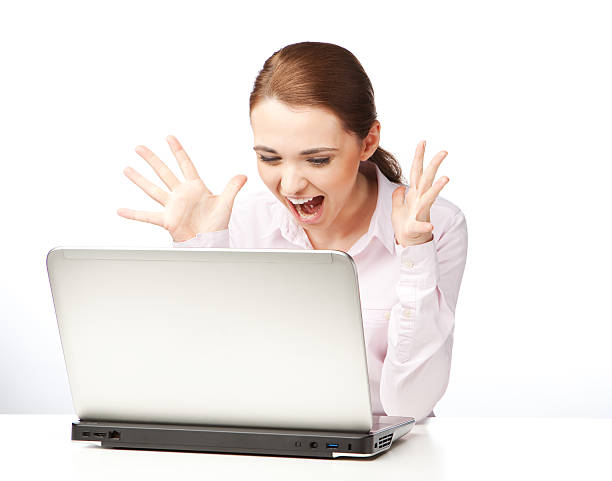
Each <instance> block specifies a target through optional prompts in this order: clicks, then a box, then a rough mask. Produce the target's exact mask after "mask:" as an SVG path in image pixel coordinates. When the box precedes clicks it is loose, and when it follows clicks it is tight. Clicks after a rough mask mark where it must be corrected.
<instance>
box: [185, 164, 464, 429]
mask: <svg viewBox="0 0 612 481" xmlns="http://www.w3.org/2000/svg"><path fill="white" fill-rule="evenodd" d="M360 169H372V170H374V169H375V170H376V178H377V180H378V198H377V203H376V210H375V211H374V214H373V215H372V219H371V221H370V227H369V230H368V232H367V233H366V234H364V235H363V236H362V237H361V238H360V239H359V240H358V241H357V242H356V243H355V244H354V245H353V246H352V247H351V248H350V249H349V251H348V254H349V255H350V256H351V257H352V258H353V260H354V261H355V264H356V266H357V273H358V280H359V290H360V299H361V307H362V313H363V327H364V335H365V343H366V351H367V363H368V374H369V379H370V393H371V394H370V395H371V401H372V413H373V414H387V415H389V416H412V417H414V418H415V419H416V420H417V421H420V420H422V419H423V418H425V417H427V415H428V414H429V415H430V416H432V415H433V408H434V406H435V405H436V403H437V402H438V401H439V400H440V398H441V397H442V395H443V394H444V392H445V391H446V387H447V385H448V380H449V374H450V365H451V356H452V347H453V330H454V324H455V306H456V304H457V297H458V295H459V287H460V285H461V279H462V277H463V271H464V268H465V262H466V257H467V243H468V242H467V241H468V237H467V226H466V221H465V216H464V215H463V213H462V212H461V210H460V209H459V208H458V207H457V206H455V205H454V204H453V203H451V202H450V201H448V200H446V199H444V198H442V197H440V196H438V197H437V199H436V201H435V202H434V204H433V205H432V207H431V223H432V224H433V225H434V231H433V236H434V238H433V240H431V241H430V242H427V243H425V244H421V245H417V246H408V247H405V248H404V247H402V246H400V245H397V244H396V243H395V237H394V232H393V227H392V225H391V194H392V193H393V191H394V190H395V189H396V188H397V187H398V186H399V185H401V184H395V183H392V182H390V181H389V180H388V179H387V178H386V177H385V176H384V175H383V174H382V172H381V171H380V170H379V169H378V167H377V166H376V165H375V164H374V163H372V162H369V161H367V162H362V163H361V166H360ZM173 246H174V247H226V248H227V247H234V248H252V249H257V248H261V249H264V248H266V249H270V248H283V249H312V248H313V247H312V244H311V243H310V241H309V239H308V236H307V235H306V233H305V232H304V230H303V229H302V227H301V226H300V225H299V224H298V223H297V222H296V221H295V219H294V218H293V215H292V214H291V213H290V212H289V211H288V210H287V208H286V207H285V206H284V205H283V204H282V203H281V202H280V201H279V200H278V199H277V198H276V197H274V195H273V194H272V193H271V192H270V191H268V190H265V191H261V192H259V193H256V194H251V195H249V196H246V198H242V197H241V196H240V194H239V195H238V196H237V197H236V200H235V202H234V208H233V210H232V215H231V218H230V222H229V226H228V229H225V230H222V231H216V232H208V233H200V234H197V235H196V237H194V238H193V239H189V240H186V241H184V242H173Z"/></svg>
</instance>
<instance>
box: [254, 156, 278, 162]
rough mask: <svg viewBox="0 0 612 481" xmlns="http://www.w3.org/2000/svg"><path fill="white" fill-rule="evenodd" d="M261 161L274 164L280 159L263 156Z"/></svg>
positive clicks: (260, 157)
mask: <svg viewBox="0 0 612 481" xmlns="http://www.w3.org/2000/svg"><path fill="white" fill-rule="evenodd" d="M259 159H260V160H261V161H262V162H274V161H275V160H279V159H278V157H264V156H263V155H260V156H259Z"/></svg>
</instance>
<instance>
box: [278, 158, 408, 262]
mask: <svg viewBox="0 0 612 481" xmlns="http://www.w3.org/2000/svg"><path fill="white" fill-rule="evenodd" d="M359 170H360V171H365V170H375V171H376V180H377V182H378V194H377V198H376V209H375V210H374V213H373V214H372V219H371V220H370V227H369V228H368V232H366V233H365V234H364V235H363V236H362V237H361V238H360V239H359V240H358V241H357V242H356V243H355V244H354V245H353V246H352V247H351V249H350V250H349V254H350V255H352V256H354V255H357V254H358V253H359V252H361V251H362V250H363V249H365V248H366V247H367V246H368V244H369V243H370V242H371V241H372V239H373V238H377V239H378V240H379V242H380V243H381V244H382V245H383V246H384V247H385V248H386V249H387V250H388V251H389V253H391V254H393V255H395V232H394V231H393V226H392V224H391V209H392V201H391V195H392V194H393V191H394V190H395V189H396V188H397V187H399V186H400V185H401V184H396V183H394V182H391V181H390V180H389V179H387V178H386V177H385V175H384V174H383V173H382V172H381V171H380V169H379V168H378V166H377V165H376V164H375V163H374V162H371V161H366V162H362V163H361V164H360V165H359ZM274 199H275V200H276V202H275V203H274V212H273V222H271V224H270V227H271V230H272V231H275V230H280V233H281V235H282V236H283V237H284V238H285V239H287V240H288V241H289V242H291V243H292V244H296V245H299V246H302V247H304V248H312V245H311V244H310V241H309V239H308V236H307V235H306V233H305V232H304V229H303V228H302V227H301V226H300V225H299V224H298V223H297V221H296V220H295V219H294V218H293V215H292V214H291V213H290V212H289V211H288V210H287V208H286V207H285V206H284V205H283V204H282V203H281V202H280V201H279V200H278V199H276V197H274ZM270 233H272V232H270Z"/></svg>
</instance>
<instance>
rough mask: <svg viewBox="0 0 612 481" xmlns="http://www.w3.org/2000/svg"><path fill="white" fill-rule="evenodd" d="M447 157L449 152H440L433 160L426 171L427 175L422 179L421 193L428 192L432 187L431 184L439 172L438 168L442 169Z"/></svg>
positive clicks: (420, 184)
mask: <svg viewBox="0 0 612 481" xmlns="http://www.w3.org/2000/svg"><path fill="white" fill-rule="evenodd" d="M447 155H448V152H446V151H445V150H443V151H441V152H438V153H437V154H436V155H435V157H434V158H433V159H431V162H430V163H429V165H428V166H427V170H425V173H424V174H423V176H422V177H421V181H420V183H419V192H421V193H423V192H427V189H429V188H430V187H431V184H432V182H433V180H434V178H435V176H436V172H437V171H438V167H440V164H441V163H442V161H443V160H444V158H445V157H446V156H447Z"/></svg>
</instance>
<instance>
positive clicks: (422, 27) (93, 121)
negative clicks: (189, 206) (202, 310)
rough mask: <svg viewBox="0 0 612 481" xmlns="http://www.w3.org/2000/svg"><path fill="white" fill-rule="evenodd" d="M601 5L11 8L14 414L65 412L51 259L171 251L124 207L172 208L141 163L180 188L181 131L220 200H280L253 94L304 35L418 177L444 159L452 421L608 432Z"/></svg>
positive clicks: (2, 366)
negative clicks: (67, 251) (264, 154)
mask: <svg viewBox="0 0 612 481" xmlns="http://www.w3.org/2000/svg"><path fill="white" fill-rule="evenodd" d="M605 3H606V2H593V1H583V2H564V1H554V2H553V1H549V2H544V1H533V0H532V1H514V2H507V3H506V4H501V2H487V1H481V2H476V1H463V2H448V3H446V2H445V3H440V2H435V1H427V2H422V1H420V2H410V3H404V2H402V4H401V6H400V2H385V1H377V2H362V1H351V2H348V1H343V2H330V1H323V2H321V1H309V2H301V3H295V2H270V1H258V2H253V3H247V2H244V3H240V2H231V3H227V4H222V3H221V2H184V1H176V0H174V1H172V2H170V1H167V2H155V1H143V2H133V1H132V2H130V1H121V2H109V1H105V2H97V3H94V2H82V1H80V2H66V1H54V2H32V1H21V2H3V3H2V4H1V5H2V6H0V45H1V46H2V47H1V50H0V55H1V58H0V65H1V68H2V72H3V73H2V75H1V77H0V85H1V89H0V156H1V157H0V160H1V163H0V165H1V167H0V180H1V185H0V196H1V197H0V202H1V212H2V215H1V226H2V236H1V241H0V242H1V243H2V244H1V247H2V249H1V250H0V256H1V259H0V289H1V290H0V412H4V413H70V412H72V404H71V400H70V394H69V389H68V384H67V379H66V375H65V371H64V365H63V358H62V353H61V348H60V341H59V336H58V332H57V326H56V320H55V314H54V311H53V304H52V299H51V293H50V289H49V283H48V278H47V272H46V268H45V257H46V254H47V252H48V251H49V250H50V249H51V248H53V247H55V246H58V245H90V246H91V245H107V246H113V245H114V246H121V245H123V246H126V245H134V246H138V245H145V246H163V247H167V246H170V245H171V244H170V241H171V239H170V236H169V235H168V234H167V232H165V231H163V230H162V229H161V228H159V227H156V226H153V225H150V224H144V223H142V224H141V223H136V222H133V221H128V220H126V219H123V218H121V217H119V216H118V215H117V214H116V213H115V212H116V209H117V208H118V207H131V208H142V209H157V208H158V207H159V206H158V205H157V204H156V203H155V202H154V201H153V200H151V199H150V198H148V197H147V196H146V195H145V194H144V193H143V192H142V191H141V190H140V189H139V188H138V187H136V186H135V185H134V184H132V183H131V182H130V181H129V180H128V179H127V178H126V177H125V176H124V175H123V174H122V170H123V168H124V167H125V166H128V165H131V166H132V167H134V168H136V169H137V170H138V171H140V172H141V173H143V174H145V175H146V176H147V177H148V178H149V179H150V180H159V179H156V177H155V175H154V173H153V171H152V170H151V169H150V168H149V167H148V165H147V164H146V162H144V161H143V160H142V159H141V158H140V157H139V156H138V155H137V154H136V153H135V152H134V150H133V149H134V147H135V146H136V145H138V144H144V145H147V146H148V147H150V148H151V149H152V150H153V151H154V152H156V153H158V155H160V157H162V159H165V160H166V161H168V163H169V165H170V166H171V168H173V169H174V170H175V172H176V173H179V172H180V171H179V170H178V167H177V165H176V163H175V161H174V158H173V157H172V155H171V154H170V150H169V148H168V146H167V144H166V143H165V140H164V139H165V136H166V135H168V134H174V135H176V136H177V137H178V138H179V140H180V141H182V143H183V145H184V146H185V148H186V149H187V152H189V154H190V155H191V157H192V159H193V160H194V162H195V163H196V167H197V168H198V169H199V172H200V174H201V176H202V178H203V179H204V181H205V182H206V183H207V184H208V185H209V187H211V188H212V189H213V190H214V191H215V192H218V191H220V190H221V189H222V188H223V187H224V186H225V183H226V182H227V181H228V180H229V178H230V177H232V176H233V175H235V174H237V173H244V174H246V175H247V176H248V177H249V181H248V182H247V184H246V186H245V188H244V191H245V192H247V193H248V192H253V191H257V190H259V189H262V188H265V187H264V186H263V184H262V183H261V182H260V180H259V178H258V175H257V171H256V164H255V155H254V153H253V151H252V140H253V139H252V134H251V129H250V125H249V118H248V97H249V94H250V91H251V88H252V85H253V81H254V79H255V77H256V75H257V73H258V71H259V69H260V68H261V67H262V66H263V63H264V61H265V60H266V58H268V57H269V56H270V55H271V54H272V53H273V52H275V51H276V50H278V49H279V48H281V47H283V46H285V45H287V44H289V43H294V42H300V41H306V40H310V41H324V42H332V43H337V44H339V45H342V46H343V47H345V48H348V49H349V50H350V51H351V52H353V53H354V54H355V55H356V56H357V58H358V59H359V60H360V61H361V63H362V64H363V66H364V68H365V70H366V72H367V73H368V75H369V76H370V79H371V80H372V83H373V85H374V89H375V94H376V104H377V111H378V115H379V120H380V121H381V124H382V138H381V146H382V147H384V148H385V149H387V150H389V151H391V152H392V153H394V154H395V155H396V156H397V157H398V159H400V161H401V163H402V166H403V167H404V169H405V171H406V173H408V172H409V168H410V163H411V161H412V156H413V153H414V149H415V147H416V144H417V142H418V141H419V140H421V139H426V140H427V152H426V163H428V162H429V160H430V159H431V157H432V156H433V155H434V154H435V153H436V152H438V151H439V150H447V151H448V152H449V155H448V157H447V158H446V159H445V160H444V162H443V164H442V166H441V168H440V170H439V172H438V177H440V176H442V175H446V176H448V177H449V178H450V183H449V184H448V185H447V186H446V187H445V188H444V190H443V191H442V194H441V195H442V197H445V198H447V199H449V200H451V201H452V202H453V203H455V204H456V205H458V206H459V207H460V208H461V209H462V210H463V212H464V213H465V216H466V219H467V222H468V232H469V252H468V261H467V266H466V271H465V275H464V279H463V284H462V287H461V293H460V296H459V302H458V305H457V312H456V330H455V348H454V356H453V367H452V372H451V381H450V385H449V388H448V390H447V393H446V394H445V396H444V398H443V399H442V401H441V402H440V403H439V404H438V406H437V407H436V413H437V415H438V416H448V415H453V416H473V415H482V416H587V417H588V416H591V417H611V416H612V373H611V366H612V350H611V349H610V348H609V347H610V344H611V338H612V327H611V324H612V316H611V315H610V310H609V308H608V306H609V304H608V301H609V296H610V293H609V288H610V282H609V280H608V279H609V273H610V268H611V267H612V262H611V256H610V236H609V231H610V229H609V222H610V214H609V212H610V209H609V206H610V200H609V194H608V191H607V188H608V187H609V181H610V174H611V173H612V168H611V162H612V156H611V154H610V150H609V137H610V134H611V132H612V128H611V127H612V125H611V124H612V122H611V120H610V108H611V107H612V105H611V104H612V102H611V94H610V86H611V85H612V75H611V67H610V65H611V63H610V49H609V45H611V44H612V34H611V33H610V29H609V16H608V15H607V14H606V10H605ZM158 184H159V185H162V184H161V182H158Z"/></svg>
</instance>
